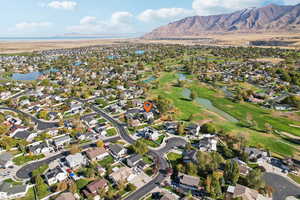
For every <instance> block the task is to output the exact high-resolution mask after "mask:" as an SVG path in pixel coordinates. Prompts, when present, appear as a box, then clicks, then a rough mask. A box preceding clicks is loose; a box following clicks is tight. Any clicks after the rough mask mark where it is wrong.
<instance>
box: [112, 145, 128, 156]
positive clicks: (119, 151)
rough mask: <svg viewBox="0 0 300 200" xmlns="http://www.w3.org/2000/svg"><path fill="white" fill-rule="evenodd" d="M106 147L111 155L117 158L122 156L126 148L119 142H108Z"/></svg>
mask: <svg viewBox="0 0 300 200" xmlns="http://www.w3.org/2000/svg"><path fill="white" fill-rule="evenodd" d="M108 148H109V150H110V152H111V153H112V155H113V156H115V157H117V158H120V157H123V156H124V155H125V154H126V152H127V150H126V149H125V148H124V147H123V146H122V145H120V144H109V146H108Z"/></svg>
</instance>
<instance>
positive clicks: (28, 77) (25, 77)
mask: <svg viewBox="0 0 300 200" xmlns="http://www.w3.org/2000/svg"><path fill="white" fill-rule="evenodd" d="M41 75H42V73H41V72H30V73H25V74H21V73H14V74H13V75H12V79H13V80H16V81H34V80H37V79H38V78H39V77H40V76H41Z"/></svg>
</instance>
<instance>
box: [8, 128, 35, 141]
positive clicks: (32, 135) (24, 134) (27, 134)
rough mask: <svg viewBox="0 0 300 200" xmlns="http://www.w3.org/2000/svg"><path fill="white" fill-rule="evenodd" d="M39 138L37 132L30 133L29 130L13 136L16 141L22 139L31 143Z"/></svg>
mask: <svg viewBox="0 0 300 200" xmlns="http://www.w3.org/2000/svg"><path fill="white" fill-rule="evenodd" d="M36 136H37V133H35V132H30V131H28V130H24V131H18V132H16V133H15V134H14V135H13V138H15V139H21V140H26V141H27V142H30V141H32V140H33V138H35V137H36Z"/></svg>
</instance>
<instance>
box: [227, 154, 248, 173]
mask: <svg viewBox="0 0 300 200" xmlns="http://www.w3.org/2000/svg"><path fill="white" fill-rule="evenodd" d="M231 161H232V162H237V164H238V166H239V171H240V175H242V176H247V175H248V173H249V171H250V170H251V168H250V167H248V165H247V163H245V162H243V161H241V160H240V159H238V158H233V159H231Z"/></svg>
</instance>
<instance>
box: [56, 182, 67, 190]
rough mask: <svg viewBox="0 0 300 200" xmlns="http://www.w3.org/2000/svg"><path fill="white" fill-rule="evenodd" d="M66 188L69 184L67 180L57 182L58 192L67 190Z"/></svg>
mask: <svg viewBox="0 0 300 200" xmlns="http://www.w3.org/2000/svg"><path fill="white" fill-rule="evenodd" d="M66 189H68V184H67V183H66V182H65V181H62V182H59V183H58V184H57V188H56V191H57V192H59V191H65V190H66Z"/></svg>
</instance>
